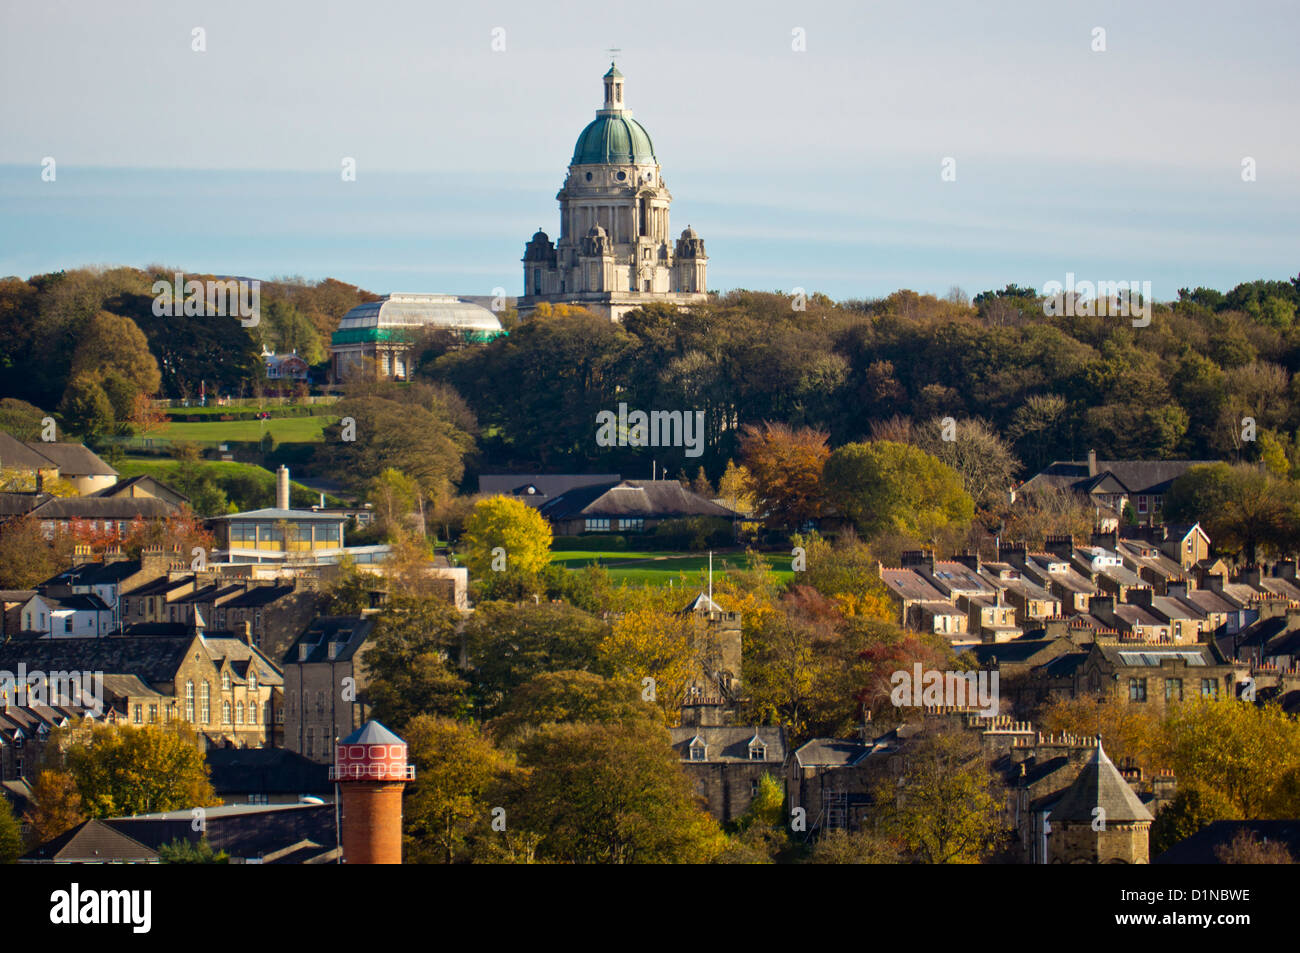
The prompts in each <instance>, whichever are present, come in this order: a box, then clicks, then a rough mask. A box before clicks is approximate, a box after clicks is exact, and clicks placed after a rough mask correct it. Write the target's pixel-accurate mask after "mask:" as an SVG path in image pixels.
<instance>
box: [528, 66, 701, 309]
mask: <svg viewBox="0 0 1300 953" xmlns="http://www.w3.org/2000/svg"><path fill="white" fill-rule="evenodd" d="M604 82H605V105H604V107H603V108H602V109H599V110H597V112H596V118H595V119H594V120H592V121H591V122H590V123H588V125H587V127H586V128H585V129H583V130H582V133H581V134H580V135H579V136H578V142H577V144H576V145H575V146H574V148H573V160H572V161H571V162H570V163H569V174H568V176H567V177H566V178H565V180H564V187H563V188H562V189H560V191H559V194H558V195H556V198H557V199H559V201H560V236H559V239H558V240H557V241H555V242H552V241H551V239H550V237H549V236H548V235H547V234H546V233H545V232H544V231H542V230H541V229H538V231H537V233H536V234H535V235H533V237H532V240H531V241H529V242H528V244H527V245H526V246H525V248H524V258H523V262H524V295H523V297H521V298H520V299H519V313H520V316H521V317H525V316H527V315H528V314H529V313H530V312H531V311H533V310H534V309H535V308H536V307H537V305H538V304H540V303H541V302H543V301H546V302H551V303H554V304H576V305H581V306H583V307H585V308H587V309H588V310H590V311H593V312H595V313H596V314H599V315H602V316H604V317H608V318H609V319H610V320H613V321H618V320H620V319H621V318H622V317H623V315H624V314H626V313H627V312H628V311H631V310H633V309H635V308H639V307H641V306H642V305H645V304H649V303H652V302H657V301H662V302H668V303H670V304H676V305H679V306H682V305H689V304H694V303H697V302H700V301H704V300H705V299H706V298H707V294H706V291H707V285H706V283H705V268H706V266H707V263H708V257H707V256H706V255H705V253H704V242H703V241H702V240H701V239H700V237H699V235H698V234H697V233H696V232H695V230H694V229H693V228H687V229H686V230H685V231H684V232H682V234H681V237H679V238H678V239H677V240H676V241H675V242H674V241H673V239H672V237H671V231H670V229H669V224H668V207H669V205H670V204H671V203H672V198H673V197H672V194H671V193H670V192H669V191H668V187H667V186H666V185H665V184H664V181H663V177H662V175H661V174H660V170H659V160H658V159H657V158H655V152H654V143H653V142H651V140H650V134H649V133H648V132H646V130H645V127H644V126H642V125H641V124H640V123H639V122H637V121H636V120H635V119H633V118H632V113H631V111H630V110H628V109H627V108H626V107H625V105H624V98H623V74H622V73H620V72H619V71H618V68H617V67H616V66H614V64H612V63H611V64H610V67H609V72H607V73H606V74H605V76H604Z"/></svg>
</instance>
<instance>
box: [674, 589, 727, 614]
mask: <svg viewBox="0 0 1300 953" xmlns="http://www.w3.org/2000/svg"><path fill="white" fill-rule="evenodd" d="M721 611H722V607H721V606H720V605H718V604H717V603H716V602H714V601H713V600H712V599H710V598H709V597H708V595H707V594H706V593H703V592H701V593H700V594H699V595H698V596H696V597H695V598H694V599H692V600H691V601H690V602H688V603H687V604H686V605H685V606H684V607H683V608H682V611H681V614H682V615H686V614H688V613H691V612H721Z"/></svg>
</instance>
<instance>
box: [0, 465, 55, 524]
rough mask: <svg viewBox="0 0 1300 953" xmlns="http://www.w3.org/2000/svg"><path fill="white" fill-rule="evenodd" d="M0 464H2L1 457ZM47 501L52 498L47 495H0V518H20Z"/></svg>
mask: <svg viewBox="0 0 1300 953" xmlns="http://www.w3.org/2000/svg"><path fill="white" fill-rule="evenodd" d="M0 464H4V458H3V457H0ZM5 465H7V464H5ZM49 499H52V497H51V496H50V495H49V494H48V493H0V517H5V516H22V515H23V514H24V513H30V512H31V511H32V510H34V509H36V507H38V506H40V505H41V504H42V503H44V502H45V501H46V500H49Z"/></svg>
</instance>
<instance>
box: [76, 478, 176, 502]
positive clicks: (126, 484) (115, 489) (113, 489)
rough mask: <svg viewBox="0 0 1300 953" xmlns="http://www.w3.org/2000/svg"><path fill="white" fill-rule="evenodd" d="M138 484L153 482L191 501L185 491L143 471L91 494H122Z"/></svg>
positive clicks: (145, 484) (146, 484) (156, 485)
mask: <svg viewBox="0 0 1300 953" xmlns="http://www.w3.org/2000/svg"><path fill="white" fill-rule="evenodd" d="M137 484H141V485H144V486H148V485H149V484H153V485H154V486H155V487H158V488H159V489H161V490H165V491H166V492H168V493H174V494H176V495H177V496H179V497H180V498H181V499H182V500H185V501H186V502H189V497H188V496H186V495H185V494H184V493H182V492H181V491H180V490H177V489H174V488H173V487H170V486H168V485H167V484H166V483H163V482H162V481H161V480H156V479H154V478H153V477H151V476H149V474H147V473H143V474H141V475H140V476H133V477H128V478H127V479H125V480H118V481H117V482H116V483H114V484H113V485H112V486H106V487H104V488H103V489H102V490H96V491H95V492H94V493H92V494H90V495H91V496H122V495H123V494H124V493H126V491H127V490H129V489H131V487H133V486H135V485H137Z"/></svg>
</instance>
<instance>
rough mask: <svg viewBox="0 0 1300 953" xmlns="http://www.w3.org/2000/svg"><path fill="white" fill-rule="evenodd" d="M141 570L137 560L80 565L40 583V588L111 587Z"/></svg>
mask: <svg viewBox="0 0 1300 953" xmlns="http://www.w3.org/2000/svg"><path fill="white" fill-rule="evenodd" d="M140 569H141V564H140V560H138V559H119V560H117V561H116V562H111V563H82V564H81V565H80V566H73V567H72V568H70V569H65V570H63V572H61V573H59V574H58V575H55V576H51V577H50V578H49V579H47V580H45V581H44V582H43V583H41V585H42V586H111V585H113V584H114V583H118V582H121V581H122V580H123V579H127V578H129V577H131V576H134V575H135V574H136V573H138V572H139V571H140Z"/></svg>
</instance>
